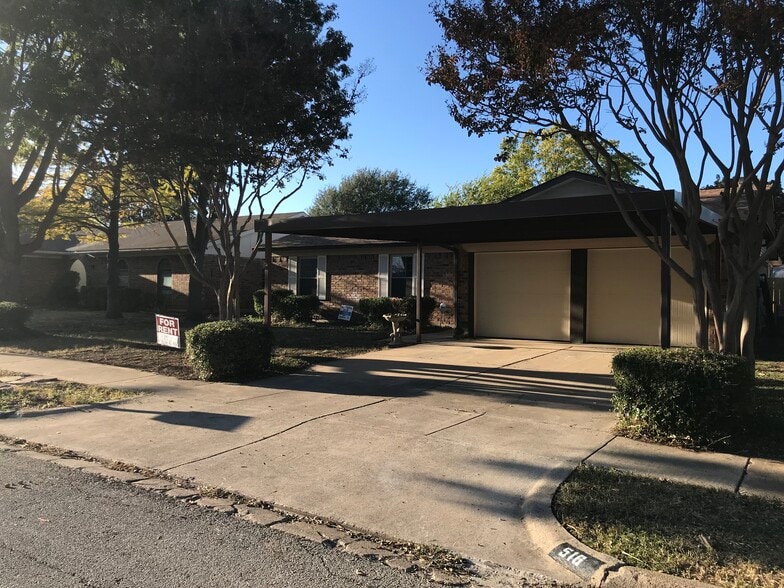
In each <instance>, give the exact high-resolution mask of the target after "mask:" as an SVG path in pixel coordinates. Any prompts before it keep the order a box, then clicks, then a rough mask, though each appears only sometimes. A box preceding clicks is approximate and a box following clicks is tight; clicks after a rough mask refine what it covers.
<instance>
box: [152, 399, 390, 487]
mask: <svg viewBox="0 0 784 588" xmlns="http://www.w3.org/2000/svg"><path fill="white" fill-rule="evenodd" d="M390 399H391V397H387V398H382V399H381V400H374V401H373V402H368V403H366V404H361V405H359V406H352V407H351V408H344V409H343V410H336V411H334V412H330V413H327V414H320V415H318V416H315V417H311V418H309V419H305V420H304V421H300V422H298V423H296V424H294V425H291V426H290V427H286V428H285V429H282V430H280V431H276V432H275V433H271V434H270V435H265V436H264V437H261V438H260V439H254V440H253V441H249V442H248V443H243V444H242V445H237V446H236V447H230V448H229V449H224V450H223V451H218V452H217V453H213V454H212V455H206V456H204V457H199V458H197V459H192V460H190V461H186V462H184V463H181V464H178V465H173V466H171V467H168V468H165V469H164V470H162V471H164V472H169V471H171V470H174V469H177V468H181V467H183V466H186V465H191V464H194V463H198V462H200V461H205V460H208V459H212V458H213V457H218V456H219V455H225V454H227V453H231V452H232V451H236V450H238V449H244V448H245V447H249V446H251V445H255V444H256V443H261V442H262V441H266V440H267V439H272V438H273V437H277V436H278V435H282V434H283V433H288V432H289V431H291V430H293V429H296V428H298V427H301V426H303V425H307V424H308V423H312V422H313V421H318V420H320V419H325V418H327V417H331V416H335V415H337V414H343V413H346V412H351V411H353V410H359V409H360V408H366V407H368V406H373V405H375V404H381V403H382V402H387V401H388V400H390Z"/></svg>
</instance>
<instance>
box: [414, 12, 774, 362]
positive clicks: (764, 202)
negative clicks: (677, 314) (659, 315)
mask: <svg viewBox="0 0 784 588" xmlns="http://www.w3.org/2000/svg"><path fill="white" fill-rule="evenodd" d="M433 11H434V15H435V17H436V20H437V21H438V23H439V25H440V26H441V29H442V31H443V35H444V43H443V44H442V45H441V46H439V47H437V48H436V49H435V50H434V51H433V52H432V53H431V55H430V57H429V60H428V66H427V76H428V80H429V82H430V83H433V84H438V85H440V86H442V87H443V88H445V89H446V90H447V91H449V92H450V93H451V94H452V96H453V101H452V103H451V105H450V109H451V112H452V115H453V116H454V118H455V119H456V120H457V121H458V122H459V123H460V124H461V125H463V126H464V127H465V128H466V129H468V130H469V132H475V133H480V134H481V133H484V132H488V131H494V132H500V133H504V134H508V133H512V132H516V131H517V132H526V131H528V130H530V129H531V128H532V127H533V128H549V127H555V128H557V129H559V130H562V131H563V132H565V133H567V134H569V135H570V136H571V137H572V138H573V139H574V140H575V141H577V143H578V144H579V145H580V147H581V149H582V150H583V152H584V153H585V154H586V156H587V157H589V158H590V159H593V163H594V165H595V167H596V169H597V171H598V172H599V173H600V174H601V175H603V176H605V177H609V176H610V175H611V172H612V168H613V166H614V163H615V162H616V161H617V158H616V157H604V158H597V157H596V155H597V154H604V155H605V156H611V155H612V156H619V155H620V152H619V149H618V147H617V146H616V145H613V144H612V142H611V141H610V139H609V138H608V136H607V133H612V132H614V131H613V129H618V128H621V129H623V130H624V131H626V132H627V134H629V135H630V136H632V137H634V138H636V141H637V144H638V147H639V152H640V153H641V154H644V155H643V157H644V159H643V162H642V164H641V165H639V166H637V168H638V170H639V172H640V174H641V177H642V178H643V179H644V181H645V183H646V184H648V185H653V186H655V187H656V188H658V189H661V190H665V189H668V188H672V187H673V186H667V185H666V181H665V177H664V170H665V168H666V169H667V170H669V169H674V170H675V172H676V174H677V178H678V184H679V185H678V186H675V187H676V188H677V189H678V191H679V193H680V203H679V210H680V214H682V215H683V217H684V218H685V222H684V223H683V224H682V225H681V224H679V223H677V222H675V217H674V216H673V214H674V213H673V209H672V208H671V209H670V211H669V215H670V220H671V226H673V227H674V229H675V230H676V233H677V237H678V239H679V240H680V242H681V243H683V244H684V245H685V246H686V247H687V248H688V249H689V251H690V252H691V261H692V264H691V267H683V266H681V265H679V264H677V263H676V262H674V261H673V260H672V259H671V258H670V257H669V256H668V255H667V253H666V251H665V249H664V248H663V241H662V235H660V234H658V233H659V231H658V230H657V228H656V227H653V226H651V225H650V224H649V223H646V222H645V221H644V219H641V218H640V217H639V215H636V214H635V213H634V211H633V210H630V209H629V206H628V205H626V204H624V196H625V195H624V194H621V193H620V192H621V191H622V189H621V188H619V187H617V186H613V187H612V188H611V192H612V194H613V196H614V197H615V199H616V202H617V203H618V207H619V210H620V212H621V214H622V215H623V216H624V219H625V220H626V222H627V224H628V225H629V227H630V228H631V229H632V231H633V232H634V233H635V234H636V235H637V236H638V237H639V238H640V239H641V240H642V241H643V242H644V243H645V244H646V245H647V246H648V247H650V248H651V249H652V250H654V251H655V252H656V253H657V254H659V255H660V256H661V257H662V258H663V259H664V260H665V261H666V262H667V263H668V265H669V266H670V267H671V268H672V269H673V270H674V271H675V272H677V273H678V275H680V276H681V277H682V278H683V279H684V280H686V281H687V282H688V283H689V284H690V285H691V286H692V287H693V289H694V313H695V318H696V322H697V325H698V328H697V329H696V331H697V334H698V335H697V343H698V344H699V345H700V346H707V344H708V313H707V310H706V305H705V296H706V294H707V296H708V299H709V305H710V307H711V308H712V318H713V321H714V325H715V327H716V335H717V339H718V342H719V346H720V348H722V349H723V350H725V351H728V352H743V353H745V354H747V355H748V356H753V353H754V352H753V339H754V324H755V317H756V288H757V273H758V272H759V269H760V267H762V266H763V265H764V264H765V262H766V260H767V259H768V258H769V257H770V256H771V255H772V254H773V253H775V252H776V251H777V250H778V249H779V247H780V245H781V244H782V242H784V232H782V231H781V230H780V231H779V232H778V234H776V235H769V234H767V227H768V226H769V219H770V217H771V215H772V211H773V202H774V200H775V191H776V190H777V189H778V188H777V187H778V186H780V185H781V181H780V180H781V175H782V171H784V160H783V158H782V155H781V151H780V149H781V146H782V132H784V100H783V97H784V94H782V86H783V84H782V82H784V80H783V79H782V78H783V77H784V69H783V64H784V5H782V3H781V2H766V1H764V0H742V1H741V0H685V1H682V2H678V3H672V2H669V1H666V0H579V1H576V2H575V1H573V0H514V1H512V0H481V1H480V0H441V1H438V2H436V4H435V5H434V7H433ZM602 159H603V161H602ZM662 164H665V165H662ZM715 173H718V174H719V176H720V177H721V183H722V186H723V187H724V191H723V194H722V199H723V205H724V206H723V208H724V210H723V214H722V215H721V220H720V222H719V226H718V229H719V242H720V246H721V250H722V254H723V259H724V261H725V265H726V267H727V270H728V271H727V272H726V273H725V276H726V277H727V287H726V296H725V295H724V293H723V292H722V287H721V284H720V282H719V273H718V271H717V270H718V268H717V267H716V261H715V256H714V254H713V252H712V251H711V248H710V247H709V244H708V242H707V240H706V238H705V237H704V235H703V234H702V231H701V228H700V214H701V210H702V205H701V202H700V195H699V186H700V185H701V184H702V183H703V182H704V179H705V178H706V177H711V176H712V175H713V174H715ZM625 201H627V202H628V199H626V200H625ZM668 238H669V237H668Z"/></svg>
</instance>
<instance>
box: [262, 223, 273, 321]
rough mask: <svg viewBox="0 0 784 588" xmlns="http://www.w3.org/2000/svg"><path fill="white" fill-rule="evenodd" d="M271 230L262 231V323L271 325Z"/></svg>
mask: <svg viewBox="0 0 784 588" xmlns="http://www.w3.org/2000/svg"><path fill="white" fill-rule="evenodd" d="M271 308H272V231H270V230H269V225H268V226H267V228H266V229H265V231H264V324H265V325H266V326H268V327H269V326H270V325H272V312H271Z"/></svg>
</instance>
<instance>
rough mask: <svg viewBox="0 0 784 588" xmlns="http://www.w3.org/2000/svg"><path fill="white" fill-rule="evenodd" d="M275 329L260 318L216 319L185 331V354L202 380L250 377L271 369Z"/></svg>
mask: <svg viewBox="0 0 784 588" xmlns="http://www.w3.org/2000/svg"><path fill="white" fill-rule="evenodd" d="M272 348H273V337H272V332H271V331H270V330H269V329H268V328H267V327H265V326H264V324H263V323H262V322H261V321H259V320H258V319H243V320H235V321H215V322H211V323H202V324H200V325H197V326H195V327H194V328H192V329H191V330H190V331H188V332H187V333H186V334H185V357H186V359H187V360H188V363H189V364H190V366H191V368H192V369H193V372H194V374H195V375H196V377H197V378H199V379H200V380H229V381H238V380H247V379H250V378H254V377H257V376H260V375H261V374H262V373H263V372H264V371H265V370H267V369H269V365H270V357H271V356H272Z"/></svg>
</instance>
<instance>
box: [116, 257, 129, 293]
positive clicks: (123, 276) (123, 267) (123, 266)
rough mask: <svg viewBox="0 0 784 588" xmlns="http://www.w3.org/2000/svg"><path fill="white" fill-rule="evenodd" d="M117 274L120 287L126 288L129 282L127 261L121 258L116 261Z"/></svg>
mask: <svg viewBox="0 0 784 588" xmlns="http://www.w3.org/2000/svg"><path fill="white" fill-rule="evenodd" d="M117 276H118V279H119V284H120V287H121V288H128V287H129V286H130V283H131V275H130V273H129V271H128V262H127V261H125V260H124V259H121V260H120V261H118V262H117Z"/></svg>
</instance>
